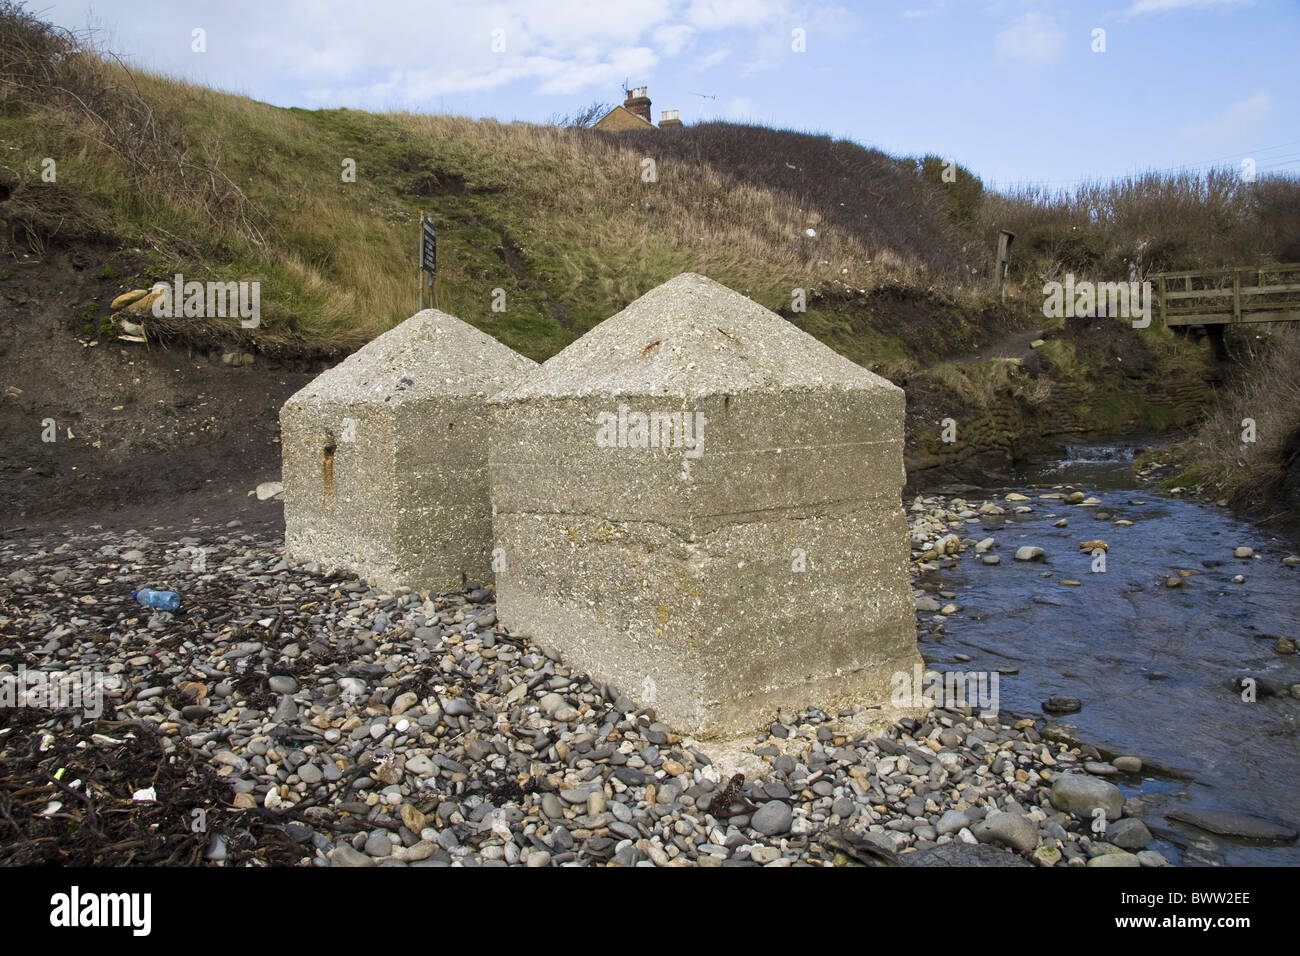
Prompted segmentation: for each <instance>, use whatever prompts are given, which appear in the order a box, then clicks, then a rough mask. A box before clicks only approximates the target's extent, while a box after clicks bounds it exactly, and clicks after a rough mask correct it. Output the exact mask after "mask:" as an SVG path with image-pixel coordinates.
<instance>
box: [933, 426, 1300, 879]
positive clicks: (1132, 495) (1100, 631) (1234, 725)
mask: <svg viewBox="0 0 1300 956" xmlns="http://www.w3.org/2000/svg"><path fill="white" fill-rule="evenodd" d="M1131 465H1132V449H1131V448H1126V447H1124V446H1117V445H1096V446H1077V447H1074V448H1071V449H1070V454H1069V456H1068V458H1067V460H1065V461H1062V462H1054V463H1052V464H1050V465H1045V466H1033V467H1030V468H1027V469H1024V470H1023V471H1022V472H1021V473H1019V474H1016V475H1015V476H1014V478H1013V480H1015V481H1017V482H1019V484H1017V485H1015V486H1012V487H1007V488H997V489H994V488H987V489H979V490H978V491H968V492H965V493H963V494H962V495H961V497H964V498H966V499H968V500H970V501H980V500H983V499H985V498H989V499H996V500H997V501H998V503H999V504H1000V505H1003V506H1004V507H1005V508H1006V510H1007V514H1006V515H1005V516H991V517H989V518H984V517H983V516H982V517H981V520H980V522H979V523H976V524H970V525H968V530H967V532H966V535H968V536H970V537H973V538H977V539H978V538H982V537H985V536H992V537H994V538H996V539H997V544H996V547H995V549H994V551H993V553H997V554H999V555H1000V556H1001V563H1000V564H997V565H986V564H984V563H982V562H981V560H980V557H979V556H978V555H976V554H975V553H974V549H973V548H969V549H967V551H966V552H965V553H964V554H963V555H962V556H961V559H960V561H959V562H958V564H957V566H956V567H953V568H948V569H944V570H941V571H936V572H930V573H928V574H926V575H925V576H923V577H922V579H921V583H922V585H923V586H925V587H927V588H936V589H943V590H945V591H950V592H955V597H954V598H953V599H952V600H953V602H954V603H956V604H957V605H959V607H960V610H959V611H957V612H956V613H955V614H952V615H951V616H949V617H948V618H947V620H946V622H945V625H944V633H942V634H938V635H936V634H929V635H927V634H925V633H923V634H922V637H921V650H922V653H923V655H924V657H925V659H926V663H927V665H928V666H929V667H932V668H934V669H936V670H941V671H942V670H964V671H968V672H969V671H976V670H984V671H993V670H996V669H998V668H1003V669H1006V670H1009V669H1016V670H1017V671H1018V672H1017V673H1005V672H1004V673H1002V674H1001V675H1000V676H999V691H1000V706H1001V708H1002V709H1003V710H1010V711H1012V712H1014V713H1016V714H1020V715H1023V716H1034V717H1039V716H1052V715H1045V714H1044V712H1043V709H1042V703H1043V702H1044V701H1046V700H1047V699H1048V697H1050V696H1051V695H1054V694H1059V695H1068V696H1072V697H1077V698H1079V699H1080V700H1081V701H1082V703H1083V708H1082V710H1081V711H1080V712H1078V713H1075V714H1070V715H1068V716H1064V717H1059V718H1056V719H1058V720H1060V721H1062V722H1065V723H1069V724H1073V725H1074V726H1075V727H1077V728H1078V730H1079V733H1078V736H1079V738H1080V739H1081V740H1083V741H1085V742H1088V743H1092V744H1094V745H1096V746H1098V747H1099V748H1102V749H1103V750H1113V751H1115V752H1117V753H1127V754H1134V755H1136V756H1139V757H1142V758H1145V759H1146V760H1148V761H1152V762H1156V763H1158V764H1161V765H1164V766H1165V767H1168V768H1175V769H1177V770H1181V771H1184V772H1186V774H1188V775H1190V779H1177V778H1176V777H1171V776H1169V775H1165V774H1151V773H1148V772H1145V771H1144V773H1143V774H1142V775H1141V778H1140V781H1139V780H1138V779H1137V778H1134V777H1120V778H1116V780H1115V782H1116V783H1117V784H1119V786H1120V788H1121V789H1122V790H1123V791H1124V792H1125V794H1126V796H1136V795H1138V794H1141V795H1142V796H1143V801H1144V803H1145V804H1146V807H1147V809H1146V811H1145V812H1144V814H1143V819H1144V820H1145V822H1146V823H1147V826H1148V827H1149V828H1150V829H1151V831H1152V833H1153V834H1155V836H1156V841H1155V842H1154V843H1153V844H1152V849H1156V850H1159V851H1160V852H1161V853H1163V854H1164V855H1165V856H1166V857H1167V858H1169V859H1170V860H1171V861H1172V862H1174V863H1181V864H1184V865H1197V864H1201V865H1300V845H1298V844H1294V843H1293V844H1291V845H1286V846H1258V845H1251V844H1247V843H1245V842H1242V841H1239V840H1235V839H1232V838H1225V837H1218V836H1214V835H1212V834H1209V833H1207V832H1204V831H1200V830H1198V829H1196V828H1193V827H1190V826H1187V825H1185V824H1181V823H1175V822H1173V821H1168V820H1166V819H1165V817H1164V813H1165V812H1166V811H1168V810H1170V809H1173V808H1174V807H1176V806H1189V807H1211V808H1215V809H1223V810H1236V811H1241V812H1246V813H1251V814H1255V815H1258V816H1262V817H1265V818H1268V819H1271V820H1277V821H1281V822H1284V823H1288V824H1290V825H1291V826H1292V827H1296V826H1297V825H1298V824H1300V803H1298V801H1297V795H1298V794H1300V738H1297V728H1298V727H1300V720H1298V719H1297V718H1298V717H1300V700H1297V699H1296V698H1295V697H1292V696H1281V697H1278V696H1271V697H1260V698H1259V699H1258V700H1257V701H1256V702H1254V703H1247V702H1244V701H1243V700H1242V694H1241V692H1240V691H1237V690H1234V689H1233V686H1232V683H1233V680H1234V678H1238V677H1240V676H1243V675H1248V674H1249V675H1253V676H1256V677H1266V678H1271V679H1273V680H1277V681H1280V682H1282V683H1283V684H1284V685H1287V686H1290V685H1292V684H1296V683H1300V655H1296V654H1290V655H1283V654H1279V653H1277V652H1275V651H1274V649H1273V645H1274V642H1275V641H1276V639H1277V638H1278V637H1287V638H1291V639H1292V640H1295V639H1297V638H1300V626H1298V625H1300V567H1293V566H1287V565H1284V564H1282V558H1284V557H1286V556H1287V555H1289V554H1294V553H1296V552H1297V550H1298V549H1297V548H1296V544H1295V542H1287V541H1281V540H1277V539H1275V538H1273V537H1272V536H1270V535H1269V534H1267V533H1266V532H1264V531H1262V530H1261V529H1260V528H1258V527H1256V526H1254V525H1252V524H1250V523H1248V522H1245V521H1242V520H1239V519H1237V518H1235V517H1233V516H1232V515H1230V514H1229V513H1227V512H1226V511H1224V510H1223V509H1220V508H1216V507H1214V506H1213V505H1208V504H1205V503H1203V502H1199V501H1196V500H1192V499H1190V498H1188V499H1183V498H1180V497H1178V496H1177V495H1169V494H1165V493H1162V492H1159V491H1158V490H1157V489H1156V488H1155V487H1154V486H1153V485H1151V484H1150V483H1148V482H1145V481H1143V480H1142V479H1139V478H1137V477H1135V476H1134V475H1133V473H1132V468H1131ZM1064 484H1069V485H1071V486H1072V487H1074V488H1076V489H1078V490H1080V491H1083V492H1085V493H1086V494H1088V495H1093V496H1096V497H1098V498H1100V499H1101V500H1102V504H1101V505H1100V506H1096V507H1081V506H1078V505H1067V504H1065V503H1064V502H1063V501H1060V500H1045V499H1041V498H1039V497H1038V496H1039V495H1040V494H1047V493H1052V492H1053V491H1059V490H1060V489H1059V487H1057V486H1060V485H1064ZM1009 492H1020V493H1022V494H1025V495H1028V496H1030V498H1031V500H1030V501H1027V502H1018V504H1022V505H1028V506H1029V507H1031V508H1033V511H1032V513H1029V514H1013V513H1011V512H1012V509H1013V508H1014V506H1015V504H1017V503H1007V502H1003V501H1001V500H1000V499H1001V496H1002V495H1005V494H1007V493H1009ZM1107 512H1108V513H1109V517H1108V518H1106V519H1104V520H1101V519H1099V514H1104V513H1107ZM1062 517H1064V518H1067V519H1068V521H1069V525H1068V527H1065V528H1057V527H1053V523H1054V522H1055V521H1057V520H1058V519H1059V518H1062ZM1121 519H1124V520H1128V521H1132V522H1133V524H1132V526H1131V527H1123V526H1118V525H1116V524H1115V523H1114V522H1115V521H1116V520H1121ZM981 529H983V530H981ZM1097 538H1100V539H1103V540H1105V541H1106V542H1107V544H1108V545H1109V549H1110V550H1109V552H1108V553H1107V555H1106V567H1105V571H1104V573H1101V572H1094V571H1093V570H1092V566H1093V561H1094V559H1093V557H1092V555H1091V554H1089V553H1088V552H1085V551H1082V550H1080V547H1079V544H1080V542H1081V541H1085V540H1091V539H1097ZM1022 545H1032V546H1038V547H1041V548H1043V549H1045V551H1046V558H1045V560H1043V561H1016V560H1013V555H1014V553H1015V551H1016V549H1017V548H1019V547H1021V546H1022ZM1239 546H1247V547H1250V548H1253V549H1254V552H1255V555H1256V556H1255V557H1252V558H1246V559H1240V558H1236V557H1234V555H1233V552H1234V549H1236V548H1237V547H1239ZM1215 562H1218V563H1217V564H1216V563H1215ZM1180 571H1191V572H1193V573H1192V574H1190V575H1188V576H1186V578H1185V583H1184V586H1182V587H1176V588H1170V587H1168V586H1166V581H1167V579H1169V578H1170V577H1176V576H1178V574H1179V572H1180ZM1239 574H1240V575H1244V577H1245V581H1244V583H1241V584H1235V583H1233V581H1232V578H1233V577H1234V576H1235V575H1239ZM1065 580H1072V581H1077V582H1079V584H1078V585H1077V586H1072V585H1067V584H1063V583H1062V582H1063V581H1065ZM936 586H937V587H936ZM958 654H962V655H966V656H968V657H969V658H970V660H969V661H962V660H960V659H959V658H957V657H956V656H955V655H958Z"/></svg>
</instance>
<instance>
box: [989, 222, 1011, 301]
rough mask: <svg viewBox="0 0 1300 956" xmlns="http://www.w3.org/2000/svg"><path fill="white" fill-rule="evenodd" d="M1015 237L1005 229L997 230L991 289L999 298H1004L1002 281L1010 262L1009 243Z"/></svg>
mask: <svg viewBox="0 0 1300 956" xmlns="http://www.w3.org/2000/svg"><path fill="white" fill-rule="evenodd" d="M1015 238H1016V234H1015V233H1014V232H1011V231H1009V230H1007V229H1003V230H1001V231H999V232H998V259H997V265H996V266H994V269H993V290H994V291H995V292H997V294H998V298H999V299H1005V295H1004V294H1003V291H1002V282H1003V280H1004V279H1006V277H1007V271H1008V268H1009V265H1010V262H1011V243H1012V241H1013V240H1014V239H1015Z"/></svg>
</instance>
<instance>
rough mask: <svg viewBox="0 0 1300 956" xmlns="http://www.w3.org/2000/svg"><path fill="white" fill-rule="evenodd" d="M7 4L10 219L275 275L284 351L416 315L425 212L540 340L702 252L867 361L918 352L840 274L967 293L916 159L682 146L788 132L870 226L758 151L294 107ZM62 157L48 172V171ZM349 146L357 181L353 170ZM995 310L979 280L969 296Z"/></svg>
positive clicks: (543, 345)
mask: <svg viewBox="0 0 1300 956" xmlns="http://www.w3.org/2000/svg"><path fill="white" fill-rule="evenodd" d="M6 17H7V20H8V22H7V24H6V27H5V29H4V30H3V37H4V42H3V43H0V48H3V52H2V53H0V67H3V69H2V70H0V73H2V74H3V86H2V88H0V148H2V152H0V155H3V156H4V165H5V167H7V173H5V174H0V175H5V176H6V178H7V180H8V185H7V187H6V188H7V189H8V191H9V193H10V197H9V202H8V203H7V205H6V212H7V217H6V218H7V219H8V220H9V226H10V231H11V234H12V235H13V237H14V238H15V239H17V240H18V242H19V244H20V245H24V246H27V247H31V248H33V249H36V250H38V251H39V250H40V249H41V248H42V247H43V246H44V245H45V244H48V243H51V242H53V243H60V242H62V243H66V242H71V241H76V240H80V239H86V238H95V237H102V238H112V239H120V240H123V241H125V242H129V243H135V244H138V245H139V246H141V247H142V248H144V249H146V250H148V252H149V254H150V258H149V260H148V265H147V269H148V272H149V273H150V276H148V277H146V278H157V277H161V276H167V275H169V274H170V273H172V272H173V271H183V272H184V273H185V274H186V276H187V277H189V278H196V279H223V280H225V279H258V280H260V281H261V283H262V302H263V314H264V326H263V328H261V329H259V330H258V331H257V333H256V336H255V337H256V338H258V339H260V340H261V341H262V343H263V344H266V345H271V344H276V343H283V342H295V341H296V342H303V343H310V344H311V345H312V346H313V347H315V348H319V349H323V350H326V351H334V350H340V351H341V350H346V349H350V348H353V347H355V346H356V345H358V344H360V343H361V342H364V341H366V340H368V339H369V338H371V337H373V336H374V335H376V334H378V333H379V332H382V331H384V330H386V329H387V328H390V327H391V326H392V325H393V324H395V323H396V322H398V321H400V320H401V319H403V318H405V317H406V316H408V315H409V314H410V313H411V312H412V311H413V310H414V305H415V268H414V263H415V245H416V241H417V228H416V224H417V222H418V219H419V214H420V212H421V211H425V210H427V211H429V212H431V213H432V215H433V216H434V218H435V220H436V222H437V223H438V225H439V259H440V267H441V269H440V282H439V286H438V289H437V293H438V304H439V306H440V307H441V308H443V309H444V310H446V311H449V312H452V313H453V314H456V315H458V316H460V317H462V318H464V319H466V320H468V321H470V322H473V323H474V324H476V325H478V326H480V327H481V328H484V329H485V330H487V331H489V332H491V333H492V334H494V335H496V336H497V337H499V338H500V339H501V340H502V341H504V342H506V343H508V344H510V345H512V346H513V347H515V348H518V349H519V350H521V351H523V352H525V353H526V354H529V355H531V356H533V357H535V358H544V357H546V356H548V355H550V354H552V353H553V352H555V351H556V350H557V349H559V348H560V347H562V346H563V345H565V344H567V342H569V341H571V340H572V339H573V338H575V337H576V336H577V335H579V334H581V333H582V332H583V331H585V330H586V329H588V328H590V327H591V326H592V325H593V324H595V323H596V322H599V321H600V320H602V319H603V318H605V317H607V316H609V315H611V314H613V313H614V312H616V311H618V309H620V308H622V306H623V305H625V304H626V303H627V302H629V301H630V300H631V299H633V298H635V297H636V296H637V295H639V294H641V293H642V292H644V291H646V290H647V289H648V288H650V287H652V286H653V285H655V284H657V283H658V282H661V281H663V280H665V279H667V278H669V277H671V276H672V275H675V274H677V273H679V272H682V271H684V270H688V269H689V270H694V271H699V272H703V273H706V274H708V275H710V276H711V277H713V278H716V279H718V280H719V281H721V282H723V283H725V284H727V285H729V286H732V287H734V288H736V289H738V290H740V291H742V292H744V293H746V294H748V295H750V296H752V297H753V298H755V299H757V300H758V301H760V302H762V303H764V304H765V305H768V306H770V307H773V308H781V307H785V309H786V310H787V311H789V307H790V304H791V296H792V290H793V289H795V288H803V289H805V290H807V291H808V293H809V296H810V299H811V303H810V306H809V310H808V312H807V313H806V316H805V318H804V319H803V321H805V322H806V323H807V325H808V327H809V328H810V329H812V330H813V331H814V332H816V333H818V334H820V335H822V336H824V337H827V338H829V339H838V340H839V345H840V346H841V347H846V346H847V348H848V350H849V351H850V352H852V353H854V354H855V357H857V358H858V359H860V360H864V361H868V362H870V361H874V360H887V359H890V358H899V357H902V356H903V354H904V353H905V351H906V350H905V348H904V347H903V346H902V345H901V344H900V343H899V342H897V341H895V340H893V338H892V337H891V336H890V335H889V334H888V333H887V332H885V331H884V330H882V329H879V328H876V327H874V326H872V323H870V322H867V323H866V325H865V326H864V325H863V324H862V322H861V321H851V320H850V318H849V317H848V315H847V312H848V311H849V310H846V309H844V308H841V307H839V306H838V305H837V304H836V302H842V301H843V294H844V293H845V291H847V290H855V291H856V290H864V291H863V293H862V294H866V293H867V292H869V291H870V290H873V289H877V288H881V287H882V286H889V285H903V286H906V287H919V288H921V289H926V288H928V287H929V286H932V285H935V286H937V287H938V288H939V289H940V290H941V291H949V289H950V285H949V283H948V281H947V280H948V279H949V278H950V277H951V275H953V274H954V270H953V269H952V267H951V265H952V259H951V251H952V248H953V243H952V242H951V241H949V240H948V239H946V238H943V237H944V236H945V234H946V233H947V232H948V231H949V230H948V229H947V227H946V224H945V222H944V213H943V207H942V197H941V194H940V192H939V189H938V186H937V185H936V184H935V183H933V182H930V181H929V180H927V179H926V178H924V177H923V176H921V175H919V174H918V173H917V172H916V169H915V164H910V163H908V162H906V161H901V160H893V159H890V158H888V157H884V156H883V154H879V153H872V152H869V151H867V150H863V149H862V148H861V147H857V146H855V145H853V144H845V143H837V144H832V143H831V142H830V141H829V140H827V139H825V138H817V137H806V136H800V135H797V134H788V133H777V132H775V131H771V130H759V129H756V128H725V127H724V128H721V129H715V130H712V131H710V130H709V129H707V128H702V129H699V130H692V131H689V133H688V135H686V136H682V137H679V138H678V140H677V144H678V145H690V144H695V143H699V142H701V141H703V140H706V139H711V138H712V139H717V140H718V141H719V142H721V141H722V140H724V139H725V138H726V137H727V136H728V135H730V136H731V137H733V138H735V137H738V136H748V137H749V138H750V139H751V140H752V139H753V138H755V137H758V138H765V139H773V140H779V141H780V149H779V154H780V155H783V156H789V157H790V158H791V159H794V160H796V161H797V162H796V163H792V164H791V165H800V164H801V165H800V169H799V171H798V172H799V175H801V176H804V177H810V178H811V179H812V180H813V181H814V182H816V183H818V184H821V185H822V186H826V185H834V184H833V183H832V181H831V180H829V179H823V177H822V175H821V173H820V172H819V171H818V170H816V169H811V170H810V169H808V165H807V163H808V159H809V158H811V157H812V156H813V155H814V154H815V153H824V154H828V155H833V156H834V157H836V160H835V161H837V162H839V164H840V165H841V166H842V167H843V168H844V169H845V170H847V171H848V172H850V173H853V174H854V177H855V179H856V186H854V185H853V183H845V186H844V192H845V195H849V196H850V197H851V199H850V201H851V203H852V205H853V206H854V207H855V210H856V207H857V206H859V205H861V197H862V195H863V193H864V190H865V191H866V192H870V193H872V194H874V195H875V196H876V200H875V202H874V203H873V206H872V208H873V209H874V210H875V214H873V215H872V216H870V217H868V216H865V215H860V216H859V217H858V219H859V221H856V222H854V221H850V217H848V216H846V215H845V213H844V211H843V209H844V207H842V206H841V205H835V204H829V200H828V197H827V196H826V195H823V194H817V195H813V194H810V193H808V192H804V193H799V192H797V191H795V190H792V189H788V188H784V187H783V186H782V184H781V183H779V182H777V181H775V180H772V181H768V180H767V170H766V169H764V168H762V167H761V166H759V165H757V164H755V163H751V165H750V166H749V167H746V168H743V169H740V168H738V167H737V166H736V165H735V164H731V163H720V162H717V161H716V159H717V157H710V156H709V155H706V154H704V153H702V152H701V151H699V150H690V149H686V150H679V151H677V152H674V153H671V154H669V153H664V152H663V151H653V150H651V149H649V148H648V147H647V146H646V145H645V144H640V143H637V142H635V141H631V140H627V139H624V138H619V137H610V136H605V135H602V134H598V133H594V132H591V131H588V130H581V129H560V128H555V127H543V126H535V125H531V124H523V123H516V124H509V125H506V124H501V123H497V122H495V121H491V120H483V121H472V120H468V119H464V118H459V117H450V116H420V115H409V114H385V115H380V114H371V113H363V112H356V111H350V110H322V111H307V110H297V109H279V108H276V107H272V106H268V105H266V104H263V103H258V102H254V101H252V100H249V99H247V98H245V97H239V96H233V95H230V94H225V93H220V92H216V91H213V90H209V89H205V88H202V87H197V86H193V85H189V84H186V83H181V82H177V81H173V80H169V79H165V78H161V77H157V76H150V75H147V74H141V73H138V72H128V71H127V70H126V69H125V68H123V67H122V66H121V65H119V64H118V63H116V62H115V61H112V60H104V59H101V58H99V57H96V56H93V55H90V54H86V53H80V52H76V50H75V48H74V47H72V46H71V45H70V41H68V40H67V39H66V38H64V37H63V36H61V35H60V34H58V33H57V32H55V31H52V30H48V29H43V28H41V27H40V25H39V24H38V23H36V22H35V21H30V20H29V21H27V22H26V23H21V22H16V20H17V19H18V18H19V15H18V14H16V13H15V12H14V11H13V9H10V10H9V12H8V14H7V15H6ZM19 40H21V41H23V42H18V41H19ZM54 51H58V55H57V56H52V52H54ZM665 139H667V138H665ZM658 145H659V146H661V147H662V146H663V143H660V144H658ZM765 152H769V151H768V150H760V151H752V152H751V155H761V154H763V153H765ZM647 156H652V157H653V158H655V159H656V160H657V167H656V169H655V174H656V175H655V181H653V182H646V181H644V179H643V169H644V167H643V160H644V159H645V158H646V157H647ZM47 157H48V158H52V159H54V160H55V163H56V170H57V178H56V181H55V182H52V183H51V182H46V181H44V180H43V179H42V176H41V173H42V170H43V165H42V164H43V162H44V160H45V159H46V158H47ZM846 157H847V159H846ZM348 161H350V163H349V162H348ZM351 163H354V164H355V182H349V181H344V176H343V172H344V169H345V164H348V165H350V164H351ZM741 165H743V164H741ZM782 169H784V165H783V166H782ZM889 224H892V225H889ZM809 229H812V230H813V231H814V232H815V233H816V235H815V236H814V237H809V236H808V235H807V230H809ZM496 289H501V290H504V293H505V306H506V308H505V310H504V311H501V312H494V311H492V308H491V306H492V302H493V296H494V290H496ZM826 294H831V295H833V296H835V297H836V302H828V301H826V300H824V298H823V296H824V295H826ZM986 304H987V303H985V302H983V301H981V300H979V299H977V298H972V297H970V296H967V301H965V302H964V303H963V307H965V308H969V309H971V310H974V311H976V312H978V311H979V310H980V309H981V308H982V307H984V306H985V305H986ZM854 312H855V316H856V320H860V319H861V318H862V314H863V312H864V310H862V309H857V310H854ZM191 331H196V330H191ZM972 344H973V343H972Z"/></svg>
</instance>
